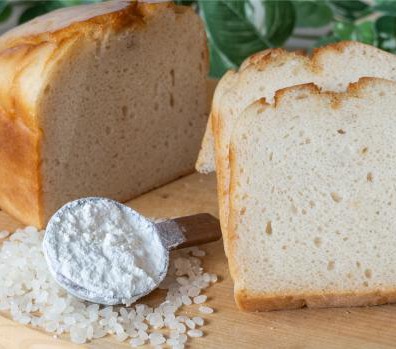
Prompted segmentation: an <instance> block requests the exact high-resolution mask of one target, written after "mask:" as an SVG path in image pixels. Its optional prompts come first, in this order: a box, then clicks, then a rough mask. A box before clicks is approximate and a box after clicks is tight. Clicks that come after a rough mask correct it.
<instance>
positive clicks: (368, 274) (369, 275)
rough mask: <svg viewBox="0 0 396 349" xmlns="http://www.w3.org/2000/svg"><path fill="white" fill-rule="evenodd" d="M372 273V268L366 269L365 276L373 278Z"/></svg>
mask: <svg viewBox="0 0 396 349" xmlns="http://www.w3.org/2000/svg"><path fill="white" fill-rule="evenodd" d="M372 275H373V272H372V271H371V269H366V270H365V271H364V276H365V277H366V278H367V279H371V277H372Z"/></svg>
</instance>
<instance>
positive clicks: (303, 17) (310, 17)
mask: <svg viewBox="0 0 396 349" xmlns="http://www.w3.org/2000/svg"><path fill="white" fill-rule="evenodd" d="M293 5H294V8H295V11H296V17H297V27H300V28H306V27H311V28H319V27H324V26H325V25H327V24H329V23H330V22H331V20H332V19H333V11H332V10H331V8H330V7H329V5H328V4H327V3H326V2H325V1H321V0H308V1H307V0H298V1H294V2H293Z"/></svg>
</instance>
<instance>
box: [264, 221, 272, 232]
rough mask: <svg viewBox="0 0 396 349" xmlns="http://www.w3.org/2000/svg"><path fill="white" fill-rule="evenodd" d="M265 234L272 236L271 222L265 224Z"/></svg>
mask: <svg viewBox="0 0 396 349" xmlns="http://www.w3.org/2000/svg"><path fill="white" fill-rule="evenodd" d="M265 233H266V234H267V235H272V224H271V221H268V222H267V225H266V227H265Z"/></svg>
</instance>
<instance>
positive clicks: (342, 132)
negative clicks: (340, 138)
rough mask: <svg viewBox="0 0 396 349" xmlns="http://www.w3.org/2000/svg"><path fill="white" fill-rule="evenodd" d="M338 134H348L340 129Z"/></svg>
mask: <svg viewBox="0 0 396 349" xmlns="http://www.w3.org/2000/svg"><path fill="white" fill-rule="evenodd" d="M337 132H338V133H339V134H340V135H344V134H345V133H346V132H345V131H344V130H343V129H341V128H340V129H339V130H337Z"/></svg>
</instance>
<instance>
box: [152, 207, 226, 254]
mask: <svg viewBox="0 0 396 349" xmlns="http://www.w3.org/2000/svg"><path fill="white" fill-rule="evenodd" d="M156 227H157V229H158V230H159V233H160V236H161V238H162V240H163V242H164V244H165V246H166V247H167V248H168V249H169V250H170V249H176V248H185V247H191V246H196V245H201V244H205V243H208V242H212V241H216V240H219V239H220V238H221V229H220V222H219V220H218V219H217V218H215V217H213V216H212V215H210V214H209V213H200V214H196V215H192V216H186V217H180V218H175V219H170V220H167V221H164V222H161V223H157V224H156Z"/></svg>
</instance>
